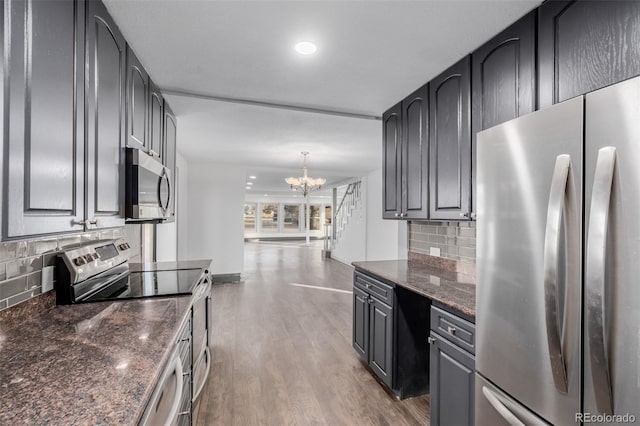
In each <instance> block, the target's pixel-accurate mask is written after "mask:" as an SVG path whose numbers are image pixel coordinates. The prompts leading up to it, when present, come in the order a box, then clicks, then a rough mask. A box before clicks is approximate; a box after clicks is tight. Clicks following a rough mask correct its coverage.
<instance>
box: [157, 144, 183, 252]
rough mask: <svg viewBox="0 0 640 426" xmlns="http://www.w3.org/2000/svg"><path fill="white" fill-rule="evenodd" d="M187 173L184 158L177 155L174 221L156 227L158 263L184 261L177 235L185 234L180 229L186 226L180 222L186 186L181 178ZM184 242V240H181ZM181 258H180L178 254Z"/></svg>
mask: <svg viewBox="0 0 640 426" xmlns="http://www.w3.org/2000/svg"><path fill="white" fill-rule="evenodd" d="M186 173H187V163H186V161H185V160H184V158H183V157H182V156H181V155H179V154H178V156H177V157H176V176H175V181H176V185H175V188H173V190H174V191H175V192H174V196H175V197H176V199H175V203H176V220H175V221H174V222H171V223H160V224H157V225H156V260H157V261H158V262H173V261H176V260H178V259H179V258H180V259H185V258H186V257H185V256H184V255H185V254H186V253H184V250H186V249H185V248H184V247H183V248H182V252H181V250H179V248H178V240H179V238H178V233H179V230H181V229H182V230H183V231H184V232H186V229H185V228H181V225H183V224H184V225H186V222H187V221H186V220H185V221H181V220H180V219H181V213H183V210H184V208H186V199H187V197H186V192H187V184H186V181H183V176H186ZM183 240H184V239H183ZM181 253H182V254H183V256H180V254H181Z"/></svg>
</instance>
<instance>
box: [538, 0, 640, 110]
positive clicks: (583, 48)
mask: <svg viewBox="0 0 640 426" xmlns="http://www.w3.org/2000/svg"><path fill="white" fill-rule="evenodd" d="M538 22H539V23H538V25H539V28H538V37H539V39H538V49H539V52H538V53H539V73H538V79H539V83H538V87H539V91H540V92H539V105H540V107H546V106H549V105H551V104H555V103H558V102H562V101H564V100H567V99H569V98H573V97H575V96H578V95H582V94H584V93H587V92H590V91H593V90H596V89H599V88H602V87H604V86H608V85H610V84H614V83H617V82H619V81H622V80H625V79H627V78H631V77H634V76H636V75H639V74H640V37H639V34H640V2H638V1H586V0H578V1H547V2H545V3H544V4H542V5H541V6H540V9H539V20H538Z"/></svg>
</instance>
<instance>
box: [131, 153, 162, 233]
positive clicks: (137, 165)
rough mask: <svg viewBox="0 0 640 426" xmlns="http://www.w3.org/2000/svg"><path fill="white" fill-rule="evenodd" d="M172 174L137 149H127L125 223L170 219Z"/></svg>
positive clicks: (155, 160) (154, 159)
mask: <svg viewBox="0 0 640 426" xmlns="http://www.w3.org/2000/svg"><path fill="white" fill-rule="evenodd" d="M170 173H171V171H170V170H169V169H168V168H167V167H165V166H163V165H162V163H160V162H159V161H158V160H157V159H156V158H153V157H151V156H150V155H147V154H145V153H144V152H142V151H140V150H139V149H135V148H127V191H126V198H127V203H126V215H127V219H136V220H152V219H165V218H168V217H169V214H170V212H169V206H170V203H171V197H173V191H172V188H171V176H170Z"/></svg>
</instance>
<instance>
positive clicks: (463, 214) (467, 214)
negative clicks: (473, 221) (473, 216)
mask: <svg viewBox="0 0 640 426" xmlns="http://www.w3.org/2000/svg"><path fill="white" fill-rule="evenodd" d="M459 216H460V217H469V212H466V213H460V214H459Z"/></svg>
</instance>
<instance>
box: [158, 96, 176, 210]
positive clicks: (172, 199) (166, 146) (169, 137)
mask: <svg viewBox="0 0 640 426" xmlns="http://www.w3.org/2000/svg"><path fill="white" fill-rule="evenodd" d="M163 111H164V131H163V140H164V141H163V143H162V159H163V164H164V165H165V167H167V168H169V173H170V176H169V177H170V179H171V188H172V189H173V192H172V193H171V194H169V211H170V216H169V218H168V219H166V220H165V222H173V221H175V218H176V196H175V195H176V190H177V188H178V185H177V183H178V182H177V179H176V178H177V172H178V170H177V167H176V155H177V154H176V149H177V147H176V143H177V132H178V122H177V121H176V116H175V115H174V114H173V111H172V110H171V107H170V106H169V104H168V103H167V101H166V100H165V101H164V106H163Z"/></svg>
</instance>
